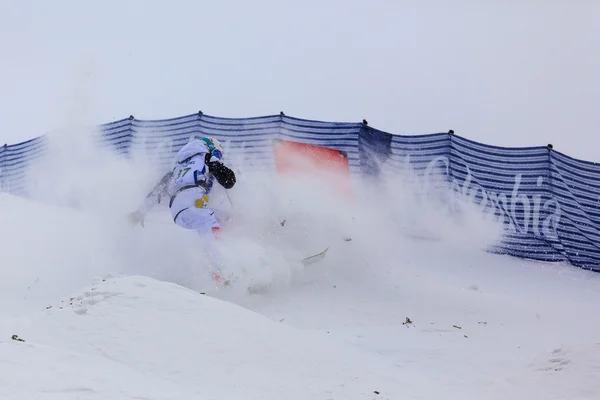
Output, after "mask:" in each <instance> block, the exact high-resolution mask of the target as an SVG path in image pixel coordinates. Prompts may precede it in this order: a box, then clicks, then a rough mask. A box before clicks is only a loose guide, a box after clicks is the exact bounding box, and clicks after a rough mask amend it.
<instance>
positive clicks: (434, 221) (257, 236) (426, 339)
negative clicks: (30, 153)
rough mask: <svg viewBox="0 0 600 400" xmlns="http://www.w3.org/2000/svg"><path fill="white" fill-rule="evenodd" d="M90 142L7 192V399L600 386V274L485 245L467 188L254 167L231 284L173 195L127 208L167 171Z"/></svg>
mask: <svg viewBox="0 0 600 400" xmlns="http://www.w3.org/2000/svg"><path fill="white" fill-rule="evenodd" d="M78 154H79V155H78V156H75V159H61V157H55V158H52V154H49V155H48V157H49V158H48V159H46V160H44V161H42V162H41V163H40V164H38V165H37V166H34V167H33V168H40V167H42V168H43V171H44V174H38V175H37V176H38V178H37V179H34V178H35V176H34V177H33V178H32V180H31V183H30V189H31V193H32V196H31V199H23V198H17V197H14V196H10V195H7V194H3V195H0V249H1V252H0V254H1V255H2V258H1V265H0V315H1V316H2V318H1V319H0V398H2V399H19V400H21V399H66V400H69V399H183V398H185V399H190V398H195V399H242V398H243V399H436V400H437V399H482V400H483V399H486V400H487V399H498V400H504V399H506V400H508V399H510V400H516V399H523V400H525V399H528V400H529V399H543V400H559V399H560V400H567V399H568V400H583V399H589V400H592V399H598V398H600V336H599V335H598V332H600V317H599V314H598V312H597V307H598V304H600V279H599V275H598V274H594V273H591V272H587V271H583V270H581V269H576V268H573V267H570V266H568V265H562V264H556V265H550V264H542V263H536V262H530V261H524V260H519V259H515V258H511V257H507V256H499V255H493V254H489V253H487V252H486V251H485V250H484V249H485V248H486V246H487V245H489V244H490V243H492V242H493V241H494V240H496V239H497V233H498V227H497V226H496V224H495V222H494V221H493V220H492V219H490V218H489V216H487V217H485V216H483V215H480V214H479V213H478V212H477V211H476V210H475V209H474V208H473V207H470V206H469V205H468V204H465V203H461V201H460V199H455V200H456V204H455V207H452V208H451V209H449V208H448V207H446V206H444V205H445V204H448V202H447V200H448V198H446V200H444V201H440V200H439V199H440V197H439V196H434V195H427V196H423V195H422V194H419V193H421V192H419V190H418V187H419V185H418V182H416V181H415V180H414V179H411V177H410V176H405V177H398V179H396V180H393V181H390V182H392V183H390V182H388V183H387V184H383V183H379V184H373V183H370V184H369V183H365V182H356V183H355V184H356V186H355V188H356V198H355V199H354V200H353V201H350V202H348V201H346V200H339V199H337V198H336V196H335V195H334V194H330V193H328V192H327V190H326V187H328V186H327V185H325V186H323V185H320V184H319V183H318V182H315V180H311V181H309V182H306V181H295V182H292V183H290V182H285V181H279V180H277V179H274V178H273V177H272V176H270V175H268V174H262V173H250V172H244V171H241V172H240V174H239V180H238V185H236V187H235V188H234V189H233V190H231V192H230V193H229V194H230V200H231V203H230V202H229V199H227V198H226V197H224V196H222V192H220V193H217V194H216V195H217V196H216V197H215V200H214V206H215V208H216V209H218V210H220V212H223V213H227V215H228V216H229V217H230V219H229V220H228V221H227V222H225V223H224V229H223V231H224V234H223V237H222V239H221V240H220V241H219V242H218V243H217V244H216V246H217V248H218V249H219V250H220V251H221V252H222V254H223V255H224V258H225V260H226V266H227V267H226V273H227V274H230V275H231V276H232V277H235V278H236V281H235V283H234V284H233V285H232V286H231V287H229V288H225V289H222V288H218V287H216V286H215V284H214V282H212V281H211V280H210V279H209V277H208V274H207V269H206V268H207V264H206V259H205V257H204V256H203V254H202V246H200V245H199V240H201V239H200V238H199V237H198V236H196V235H195V234H194V233H193V232H190V231H185V230H182V229H180V228H178V227H177V226H175V225H174V224H173V223H172V222H171V221H170V218H169V217H170V216H169V213H168V210H167V209H166V208H165V207H164V206H162V205H161V206H159V207H158V208H157V209H156V210H154V211H153V212H152V213H151V214H150V215H148V217H147V220H146V223H145V226H144V227H143V228H142V227H140V226H135V227H132V226H130V225H129V224H128V223H127V221H126V218H125V216H126V215H127V213H128V212H130V211H132V210H133V209H135V207H136V206H137V204H139V202H140V201H141V199H142V198H143V196H144V195H145V193H146V192H147V191H148V190H149V188H150V187H151V186H152V184H153V183H154V181H155V180H156V179H157V178H158V177H159V176H160V175H161V174H160V171H154V170H153V169H152V168H148V165H146V164H144V161H143V160H124V159H119V158H117V157H113V156H111V155H108V154H101V153H99V152H97V151H95V152H89V153H86V151H85V150H82V151H79V152H78ZM77 157H81V159H77ZM73 165H78V166H79V168H72V166H73ZM50 177H52V179H50ZM326 247H329V252H328V254H327V256H326V257H325V258H324V259H323V260H321V261H320V262H318V263H315V264H312V265H308V266H303V265H302V264H301V263H300V262H299V260H300V259H302V258H303V257H305V256H307V255H310V254H313V253H315V252H318V251H321V250H323V249H324V248H326ZM249 288H251V289H254V290H248V289H249ZM13 335H16V336H13Z"/></svg>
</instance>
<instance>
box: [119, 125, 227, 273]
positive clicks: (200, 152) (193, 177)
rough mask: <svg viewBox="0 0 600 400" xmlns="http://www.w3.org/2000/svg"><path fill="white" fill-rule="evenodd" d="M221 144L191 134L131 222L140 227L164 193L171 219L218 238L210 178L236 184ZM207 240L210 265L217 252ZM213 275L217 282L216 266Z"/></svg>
mask: <svg viewBox="0 0 600 400" xmlns="http://www.w3.org/2000/svg"><path fill="white" fill-rule="evenodd" d="M223 156H224V153H223V147H222V146H221V143H220V142H219V141H218V140H217V139H216V138H213V137H200V136H196V137H194V138H193V139H192V140H191V141H190V142H189V143H187V144H186V145H185V146H183V148H182V149H181V150H180V151H179V152H178V153H177V156H176V158H175V167H174V168H173V169H172V170H171V171H169V172H167V173H166V174H165V175H164V176H163V177H162V179H161V180H160V181H159V182H158V183H157V184H156V185H155V186H154V188H153V189H152V191H151V192H150V193H148V195H147V196H146V198H145V200H144V202H143V204H142V205H140V207H138V209H137V210H136V211H134V212H133V213H131V214H129V220H130V221H131V223H133V224H137V223H139V224H141V225H142V226H144V217H145V215H146V213H147V212H148V211H149V210H150V209H151V208H153V207H154V206H156V205H157V204H159V203H160V202H161V199H162V197H163V196H164V195H166V196H167V197H168V198H169V208H170V210H171V216H172V218H173V221H174V222H175V223H176V224H177V225H179V226H181V227H182V228H185V229H191V230H195V231H196V232H198V234H200V235H202V236H204V237H205V238H207V235H208V236H210V233H212V234H213V237H215V238H216V237H218V233H219V230H220V228H221V226H220V224H219V221H218V220H217V218H216V217H215V212H214V211H213V210H212V209H210V208H209V206H208V204H209V201H210V198H209V195H210V192H211V190H212V188H213V184H214V180H215V179H216V180H217V182H218V183H219V184H220V185H221V186H223V187H224V188H225V189H231V188H232V187H233V186H234V185H235V183H236V176H235V173H234V172H233V171H232V170H231V169H230V168H228V167H227V166H225V165H224V164H223ZM210 243H211V242H210V241H209V240H205V241H204V244H205V246H204V248H205V250H206V251H207V252H209V257H210V258H211V261H213V264H218V263H219V261H218V258H219V257H218V255H217V254H216V253H215V252H214V251H213V249H210ZM213 269H214V270H215V272H214V275H213V277H214V278H215V279H216V280H217V281H218V280H219V276H218V271H217V270H218V266H216V265H213Z"/></svg>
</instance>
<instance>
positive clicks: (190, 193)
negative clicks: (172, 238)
mask: <svg viewBox="0 0 600 400" xmlns="http://www.w3.org/2000/svg"><path fill="white" fill-rule="evenodd" d="M208 201H209V199H208V197H207V196H206V194H205V192H204V190H203V189H202V188H193V189H187V190H184V191H181V192H179V193H178V194H177V195H176V196H175V198H174V199H173V201H172V203H171V205H170V207H171V216H172V217H173V221H174V222H175V223H176V224H177V225H179V226H180V227H182V228H185V229H190V230H194V231H196V232H197V233H198V234H199V235H200V236H201V246H202V248H203V250H204V253H205V254H206V256H207V258H208V261H209V263H210V265H209V267H210V269H211V270H213V272H215V273H216V272H218V271H220V269H221V266H222V257H221V254H220V253H219V251H218V249H217V248H216V243H215V240H216V237H215V234H216V232H218V230H219V229H220V228H221V226H220V224H219V222H218V221H217V218H216V217H215V212H214V211H213V210H211V209H210V208H208V206H207V205H208Z"/></svg>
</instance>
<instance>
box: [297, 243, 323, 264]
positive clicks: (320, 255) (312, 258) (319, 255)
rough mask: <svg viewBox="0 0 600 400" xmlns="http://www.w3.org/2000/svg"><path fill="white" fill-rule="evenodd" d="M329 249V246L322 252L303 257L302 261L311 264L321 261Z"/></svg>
mask: <svg viewBox="0 0 600 400" xmlns="http://www.w3.org/2000/svg"><path fill="white" fill-rule="evenodd" d="M327 250H329V247H327V248H326V249H325V250H323V251H322V252H320V253H317V254H314V255H312V256H308V257H306V258H304V259H302V261H301V263H302V264H303V265H305V266H306V265H310V264H314V263H316V262H318V261H321V260H322V259H323V258H325V255H326V254H327Z"/></svg>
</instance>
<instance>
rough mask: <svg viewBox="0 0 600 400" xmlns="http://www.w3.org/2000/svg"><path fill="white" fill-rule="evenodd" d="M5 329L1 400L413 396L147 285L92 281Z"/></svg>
mask: <svg viewBox="0 0 600 400" xmlns="http://www.w3.org/2000/svg"><path fill="white" fill-rule="evenodd" d="M0 326H1V328H0V333H1V334H2V336H1V337H2V338H3V340H4V341H3V343H2V345H3V346H4V348H5V350H4V351H3V352H2V356H1V359H0V368H1V370H0V395H1V397H2V398H3V399H23V398H39V397H40V396H48V398H52V396H51V395H54V396H56V398H61V399H75V398H77V399H80V398H90V399H95V398H104V399H106V398H114V399H117V398H118V399H122V398H129V397H131V398H144V399H171V398H203V399H213V398H214V399H216V398H232V399H233V398H244V399H282V398H285V399H316V398H319V399H372V398H374V397H375V396H376V397H377V398H382V399H386V398H397V397H396V395H397V394H398V393H401V389H402V388H403V387H404V386H405V385H408V386H410V383H409V382H404V381H402V377H401V376H393V375H392V374H391V372H390V371H389V370H386V369H385V364H382V363H379V360H378V359H376V358H375V357H373V356H371V355H369V354H367V353H366V352H365V353H363V352H361V351H360V350H358V349H355V348H353V347H350V346H343V345H340V344H337V343H334V342H333V341H327V340H326V339H325V338H322V337H318V336H317V335H314V334H311V333H308V332H301V331H299V330H296V329H294V328H291V327H288V326H285V325H283V324H281V323H280V322H276V321H273V320H270V319H268V318H266V317H264V316H261V315H260V314H257V313H255V312H252V311H250V310H247V309H244V308H242V307H239V306H237V305H234V304H231V303H228V302H224V301H221V300H218V299H214V298H211V297H208V296H203V295H201V294H199V293H196V292H193V291H191V290H188V289H186V288H183V287H181V286H178V285H175V284H172V283H166V282H160V281H157V280H154V279H152V278H147V277H139V276H135V277H117V278H113V277H109V278H105V279H102V280H98V281H96V282H95V283H93V284H92V285H91V286H89V287H87V288H85V289H84V290H81V291H79V292H78V293H75V294H74V295H72V296H71V297H69V298H67V299H64V300H63V301H61V302H60V303H59V304H54V305H49V306H48V308H47V309H46V310H44V311H42V312H39V313H36V314H34V315H32V316H28V317H21V318H17V319H12V320H5V321H3V322H2V324H1V325H0ZM13 335H18V338H22V340H24V341H25V342H20V341H18V340H10V338H11V337H12V336H13ZM2 370H4V371H2ZM31 376H35V380H34V381H35V383H34V384H27V383H28V381H29V380H30V377H31ZM26 377H29V378H26ZM376 391H377V392H379V394H376V393H374V392H376ZM392 393H394V394H395V395H394V396H392V397H389V396H390V394H392ZM198 396H201V397H198Z"/></svg>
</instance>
